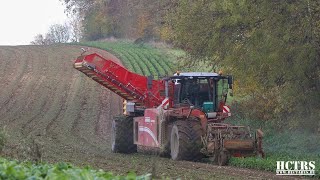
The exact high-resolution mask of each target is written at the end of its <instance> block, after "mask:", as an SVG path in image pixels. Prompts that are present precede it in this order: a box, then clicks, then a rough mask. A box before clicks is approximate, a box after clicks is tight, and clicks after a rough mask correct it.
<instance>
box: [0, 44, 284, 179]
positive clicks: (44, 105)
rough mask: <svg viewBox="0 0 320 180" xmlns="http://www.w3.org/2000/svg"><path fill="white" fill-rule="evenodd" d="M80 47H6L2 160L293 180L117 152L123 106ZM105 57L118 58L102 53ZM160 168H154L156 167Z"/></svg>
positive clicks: (1, 58)
mask: <svg viewBox="0 0 320 180" xmlns="http://www.w3.org/2000/svg"><path fill="white" fill-rule="evenodd" d="M80 48H81V47H80V46H67V45H57V46H17V47H0V84H1V88H0V94H1V96H0V127H1V129H2V130H3V131H4V133H5V134H6V136H7V143H6V146H5V149H4V152H3V155H5V156H8V157H12V158H17V159H31V160H40V159H41V160H42V161H46V162H60V161H64V162H71V163H73V164H76V165H80V166H86V165H90V166H93V167H95V168H101V169H105V170H108V171H109V170H110V171H113V172H114V173H119V174H125V173H127V172H128V171H129V170H133V171H136V172H137V173H138V174H145V173H148V172H151V171H152V169H155V171H156V172H155V173H156V175H157V176H159V177H162V176H167V177H172V178H178V177H181V178H183V179H208V178H222V179H230V178H234V179H248V178H249V179H256V178H286V177H279V176H275V175H274V174H275V173H269V172H262V171H255V170H247V169H240V168H234V167H218V166H215V165H211V164H206V163H196V162H183V161H172V160H170V159H166V158H159V157H156V156H149V155H142V154H133V155H123V154H113V153H111V151H110V129H111V127H110V126H111V120H112V117H113V116H114V115H117V114H119V113H120V112H121V106H122V104H121V103H122V101H121V99H120V98H119V97H117V96H116V95H114V94H112V93H111V92H110V91H108V90H106V89H104V88H102V87H101V86H99V85H98V84H97V83H96V82H94V81H92V80H90V79H89V78H87V77H86V76H84V75H83V74H81V73H79V72H78V71H76V70H75V69H73V67H72V63H73V60H74V59H75V58H76V57H77V56H78V55H80V53H81V50H80ZM90 51H91V52H98V53H99V54H101V55H102V56H104V57H106V58H110V59H113V60H115V61H117V62H119V60H118V59H117V58H116V57H114V56H113V55H111V54H109V53H107V52H105V51H102V50H99V49H95V48H91V49H90ZM152 167H155V168H152Z"/></svg>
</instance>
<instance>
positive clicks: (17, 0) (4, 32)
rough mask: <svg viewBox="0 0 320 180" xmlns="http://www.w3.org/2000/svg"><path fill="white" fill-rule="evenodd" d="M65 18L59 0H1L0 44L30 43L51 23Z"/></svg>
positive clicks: (46, 29)
mask: <svg viewBox="0 0 320 180" xmlns="http://www.w3.org/2000/svg"><path fill="white" fill-rule="evenodd" d="M66 20H67V16H66V15H65V14H64V6H63V5H62V4H61V2H60V1H59V0H1V4H0V23H1V24H0V45H26V44H30V42H31V41H32V40H33V38H34V36H36V35H37V34H39V33H40V34H45V33H46V32H47V31H48V27H49V26H50V25H52V24H62V23H64V22H65V21H66Z"/></svg>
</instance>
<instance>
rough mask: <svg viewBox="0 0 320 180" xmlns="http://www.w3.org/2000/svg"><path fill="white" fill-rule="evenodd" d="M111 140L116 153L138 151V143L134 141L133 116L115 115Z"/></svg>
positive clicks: (113, 150)
mask: <svg viewBox="0 0 320 180" xmlns="http://www.w3.org/2000/svg"><path fill="white" fill-rule="evenodd" d="M111 142H112V144H111V151H112V152H114V153H134V152H137V145H135V144H134V143H133V117H130V116H117V117H114V120H113V121H112V140H111Z"/></svg>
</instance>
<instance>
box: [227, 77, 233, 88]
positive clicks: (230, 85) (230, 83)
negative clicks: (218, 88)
mask: <svg viewBox="0 0 320 180" xmlns="http://www.w3.org/2000/svg"><path fill="white" fill-rule="evenodd" d="M228 84H229V89H232V85H233V76H228Z"/></svg>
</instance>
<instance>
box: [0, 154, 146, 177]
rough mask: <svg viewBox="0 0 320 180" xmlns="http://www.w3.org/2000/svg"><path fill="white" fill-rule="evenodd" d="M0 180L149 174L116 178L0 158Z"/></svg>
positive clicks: (86, 169) (61, 165)
mask: <svg viewBox="0 0 320 180" xmlns="http://www.w3.org/2000/svg"><path fill="white" fill-rule="evenodd" d="M0 179H48V180H50V179H63V180H67V179H88V180H93V179H94V180H102V179H121V180H122V179H123V180H127V179H128V180H132V179H141V180H143V179H151V175H150V174H146V175H142V176H137V175H136V174H135V173H133V172H129V173H128V174H127V175H125V176H116V175H113V174H112V173H111V172H105V171H103V170H101V169H100V170H94V169H92V168H90V167H84V168H79V167H75V166H73V165H71V164H68V163H57V164H54V165H52V164H46V163H40V164H33V163H30V162H19V161H16V160H11V161H10V160H7V159H4V158H0Z"/></svg>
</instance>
